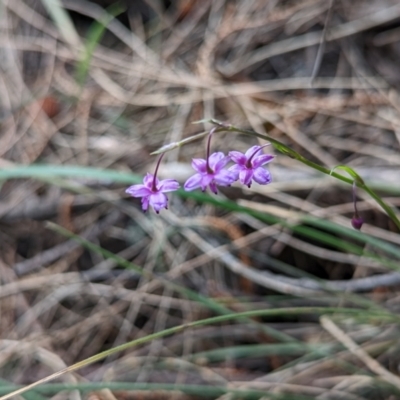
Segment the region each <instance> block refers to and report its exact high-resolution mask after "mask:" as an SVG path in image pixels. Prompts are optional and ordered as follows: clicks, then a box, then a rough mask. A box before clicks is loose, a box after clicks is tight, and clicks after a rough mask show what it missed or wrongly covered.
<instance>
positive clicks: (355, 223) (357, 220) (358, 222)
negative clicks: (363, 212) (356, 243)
mask: <svg viewBox="0 0 400 400" xmlns="http://www.w3.org/2000/svg"><path fill="white" fill-rule="evenodd" d="M363 223H364V220H363V219H362V218H361V217H360V216H358V215H354V216H353V218H352V219H351V225H352V227H353V228H354V229H357V230H358V231H359V230H360V229H361V227H362V226H363Z"/></svg>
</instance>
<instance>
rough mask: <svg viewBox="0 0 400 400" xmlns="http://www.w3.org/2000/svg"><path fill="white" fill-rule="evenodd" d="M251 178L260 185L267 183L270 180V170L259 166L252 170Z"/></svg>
mask: <svg viewBox="0 0 400 400" xmlns="http://www.w3.org/2000/svg"><path fill="white" fill-rule="evenodd" d="M253 179H254V180H255V181H256V182H257V183H259V184H260V185H267V184H268V183H271V181H272V177H271V174H270V172H269V171H267V170H266V169H264V168H261V167H260V168H256V169H255V170H254V174H253Z"/></svg>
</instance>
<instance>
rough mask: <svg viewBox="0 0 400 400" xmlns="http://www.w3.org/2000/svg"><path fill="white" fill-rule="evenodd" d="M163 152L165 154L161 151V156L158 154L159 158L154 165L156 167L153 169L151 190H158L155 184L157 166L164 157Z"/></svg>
mask: <svg viewBox="0 0 400 400" xmlns="http://www.w3.org/2000/svg"><path fill="white" fill-rule="evenodd" d="M164 154H165V153H162V154H161V156H160V158H159V159H158V161H157V165H156V169H155V171H154V175H153V185H152V187H151V190H152V191H153V192H157V190H158V188H157V185H156V181H157V173H158V167H159V166H160V163H161V160H162V158H163V157H164Z"/></svg>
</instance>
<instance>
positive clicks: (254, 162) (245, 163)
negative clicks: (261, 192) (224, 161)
mask: <svg viewBox="0 0 400 400" xmlns="http://www.w3.org/2000/svg"><path fill="white" fill-rule="evenodd" d="M265 146H268V145H264V146H253V147H250V149H248V150H247V151H246V153H245V154H243V153H241V152H240V151H230V152H229V157H230V158H231V159H232V161H233V162H235V163H236V165H233V166H232V167H230V168H229V169H228V171H229V172H232V173H234V174H235V178H236V179H235V180H238V179H239V180H240V182H241V183H242V184H243V185H247V186H248V187H250V186H251V183H252V181H253V180H254V181H255V182H257V183H259V184H260V185H267V184H268V183H271V179H272V178H271V174H270V173H269V171H268V170H266V169H265V168H262V166H263V165H265V164H267V163H269V162H270V161H272V160H273V159H274V156H273V155H272V154H263V153H261V154H260V152H261V150H262V148H263V147H265Z"/></svg>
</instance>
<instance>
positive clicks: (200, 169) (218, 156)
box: [184, 152, 236, 194]
mask: <svg viewBox="0 0 400 400" xmlns="http://www.w3.org/2000/svg"><path fill="white" fill-rule="evenodd" d="M229 161H230V157H228V156H225V155H224V153H222V152H217V153H213V154H211V155H210V156H209V157H208V158H207V160H204V159H202V158H195V159H193V161H192V167H193V168H194V170H195V171H197V174H194V175H193V176H192V177H190V178H189V179H188V180H187V181H186V182H185V185H184V189H185V190H187V191H191V190H194V189H197V188H199V187H200V188H201V190H202V191H203V192H204V191H205V190H206V188H207V186H209V187H210V189H211V191H212V192H213V193H215V194H217V185H219V186H229V185H231V184H232V183H233V182H235V180H236V179H235V174H234V173H232V172H229V171H228V170H226V169H224V167H225V165H226V164H228V162H229Z"/></svg>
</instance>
